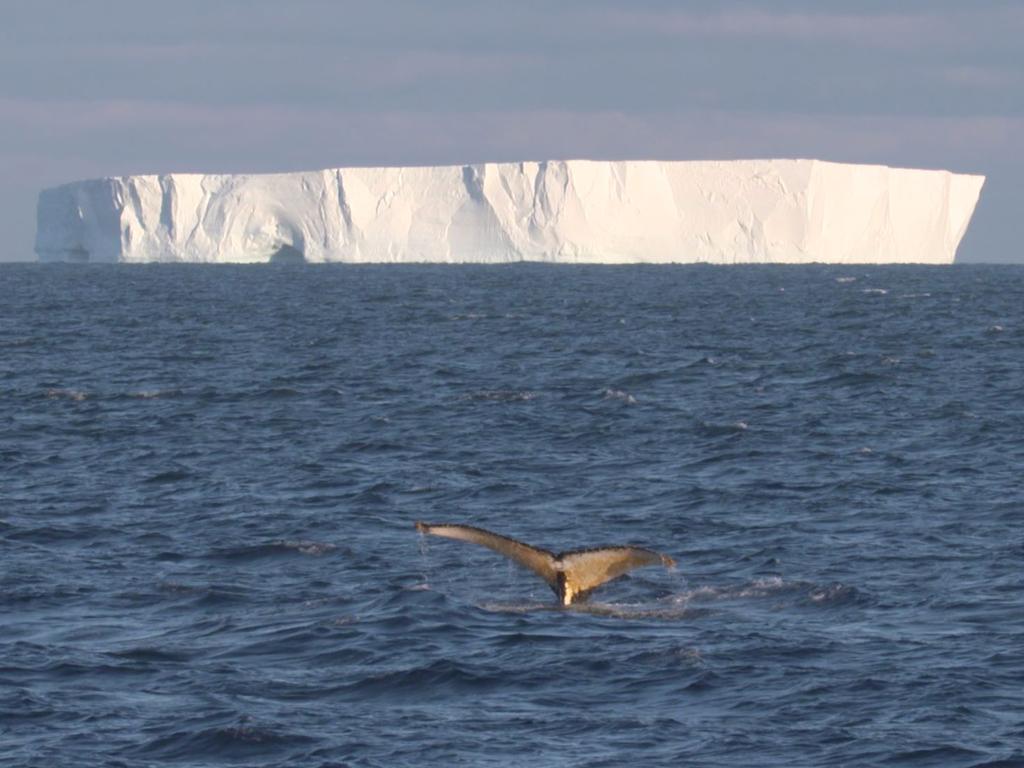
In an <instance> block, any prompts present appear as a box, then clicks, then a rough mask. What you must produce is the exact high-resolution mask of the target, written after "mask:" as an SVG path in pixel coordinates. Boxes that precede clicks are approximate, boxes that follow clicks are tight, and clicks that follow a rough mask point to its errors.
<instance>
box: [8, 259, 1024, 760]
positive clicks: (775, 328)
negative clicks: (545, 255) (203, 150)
mask: <svg viewBox="0 0 1024 768" xmlns="http://www.w3.org/2000/svg"><path fill="white" fill-rule="evenodd" d="M1022 395H1024V268H1020V267H984V266H966V265H965V266H954V267H913V266H886V267H883V266H842V267H839V266H798V267H784V266H736V267H711V266H674V267H673V266H657V267H650V266H647V267H645V266H623V267H611V266H600V267H599V266H593V267H588V266H552V265H548V266H545V265H537V264H526V265H511V266H440V265H436V266H401V265H392V266H341V265H335V266H300V267H285V266H278V267H267V266H244V267H234V266H172V265H147V266H127V265H124V266H101V265H92V266H89V265H83V266H73V265H29V264H22V265H0V478H2V480H0V630H2V631H0V764H2V765H4V766H7V765H11V766H47V767H48V768H50V767H53V766H84V765H94V766H100V765H102V766H163V765H168V766H169V765H182V766H185V765H187V766H222V765H224V766H348V765H350V766H388V767H391V766H424V765H439V766H451V765H466V766H514V765H524V764H528V765H530V766H533V767H534V768H541V767H542V766H622V765H626V764H628V763H631V762H636V763H638V764H643V765H645V766H661V765H664V766H679V765H690V766H826V765H827V766H834V765H843V766H879V765H892V766H943V767H944V768H945V767H950V766H1020V765H1024V526H1022V521H1024V489H1022V483H1021V476H1022V468H1024V401H1022ZM417 520H424V521H427V522H432V523H438V522H453V523H466V524H471V525H476V526H481V527H484V528H487V529H490V530H494V531H497V532H500V533H503V534H506V535H509V536H514V537H516V538H518V539H522V540H523V541H526V542H529V543H531V544H535V545H538V546H542V547H546V548H548V549H551V550H554V551H559V550H565V549H573V548H577V547H584V546H592V545H601V544H625V543H628V544H637V545H642V546H646V547H651V548H654V549H656V550H658V551H660V552H664V553H666V554H668V555H670V556H671V557H673V558H675V559H676V560H677V562H678V565H677V567H676V568H675V569H673V570H666V569H663V568H660V567H653V568H642V569H637V570H635V571H632V572H631V573H630V574H629V575H627V576H625V577H623V578H621V579H618V580H616V581H613V582H610V583H608V584H606V585H605V586H603V587H602V588H600V589H598V590H596V591H595V592H594V593H593V594H592V596H591V597H590V599H589V601H587V602H585V603H582V604H579V605H576V606H572V607H569V608H561V607H559V606H557V605H556V604H555V601H554V596H553V594H552V593H551V591H550V590H549V589H548V587H547V586H546V585H545V584H544V583H543V582H542V581H541V580H540V579H538V578H536V577H535V576H534V575H532V574H530V573H529V572H526V571H523V570H522V569H520V568H518V567H517V566H515V565H512V564H510V563H509V561H507V560H505V559H503V558H502V557H500V556H498V555H496V554H495V553H493V552H491V551H489V550H487V549H484V548H481V547H478V546H474V545H471V544H467V543H464V542H458V541H451V540H448V539H441V538H436V537H424V536H422V535H421V534H419V533H417V532H416V530H415V529H414V522H415V521H417Z"/></svg>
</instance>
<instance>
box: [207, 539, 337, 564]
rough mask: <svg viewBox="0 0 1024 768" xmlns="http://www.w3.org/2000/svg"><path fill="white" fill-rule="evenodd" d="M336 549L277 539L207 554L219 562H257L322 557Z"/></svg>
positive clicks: (327, 544)
mask: <svg viewBox="0 0 1024 768" xmlns="http://www.w3.org/2000/svg"><path fill="white" fill-rule="evenodd" d="M337 549H338V546H337V545H336V544H331V543H330V542H325V541H310V540H305V539H294V540H292V539H279V540H276V541H271V542H266V543H262V544H246V545H241V546H237V547H224V548H219V549H215V550H213V551H212V552H211V553H210V554H209V557H212V558H216V559H219V560H258V559H260V558H263V557H279V556H281V555H292V554H298V555H307V556H309V557H322V556H323V555H328V554H330V553H332V552H334V551H336V550H337Z"/></svg>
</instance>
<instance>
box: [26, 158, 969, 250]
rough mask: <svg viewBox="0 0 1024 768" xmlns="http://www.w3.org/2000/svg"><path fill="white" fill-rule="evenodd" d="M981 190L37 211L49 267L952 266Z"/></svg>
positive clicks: (881, 171) (561, 166)
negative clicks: (297, 263) (282, 262)
mask: <svg viewBox="0 0 1024 768" xmlns="http://www.w3.org/2000/svg"><path fill="white" fill-rule="evenodd" d="M984 180H985V179H984V177H983V176H973V175H966V174H956V173H950V172H948V171H930V170H912V169H904V168H889V167H886V166H878V165H850V164H844V163H831V162H823V161H820V160H737V161H725V162H703V161H702V162H663V161H655V160H629V161H614V162H611V161H609V162H605V161H593V160H565V161H547V162H524V163H483V164H479V165H464V166H434V167H406V168H337V169H330V170H324V171H312V172H303V173H282V174H261V175H202V174H184V173H181V174H179V173H174V174H166V175H161V176H121V177H115V178H106V179H96V180H92V181H81V182H75V183H72V184H66V185H63V186H60V187H55V188H53V189H47V190H44V191H43V192H42V193H41V194H40V196H39V208H38V227H37V233H36V253H37V254H38V256H39V259H40V260H41V261H103V262H153V261H161V262H221V263H225V262H267V261H273V260H278V259H283V258H284V257H290V258H292V259H295V260H299V259H303V260H305V261H309V262H326V261H340V262H510V261H551V262H571V263H584V262H592V263H598V262H604V263H669V262H676V263H684V262H709V263H715V264H726V263H728V264H732V263H754V262H761V263H764V262H779V263H808V262H832V263H885V262H889V263H892V262H903V263H909V262H915V263H931V264H949V263H952V261H953V259H954V257H955V255H956V249H957V246H958V244H959V243H960V239H961V238H962V237H963V235H964V232H965V231H966V229H967V224H968V222H969V221H970V218H971V215H972V213H973V212H974V207H975V205H976V204H977V201H978V196H979V194H980V193H981V187H982V184H983V183H984Z"/></svg>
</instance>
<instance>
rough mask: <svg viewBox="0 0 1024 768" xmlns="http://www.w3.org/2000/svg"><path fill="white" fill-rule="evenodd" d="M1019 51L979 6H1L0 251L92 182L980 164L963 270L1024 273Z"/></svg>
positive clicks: (999, 17) (1022, 9)
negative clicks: (546, 164)
mask: <svg viewBox="0 0 1024 768" xmlns="http://www.w3.org/2000/svg"><path fill="white" fill-rule="evenodd" d="M822 7H827V9H828V10H822ZM1022 41H1024V3H1022V2H985V1H984V0H978V1H977V2H973V3H963V2H960V1H958V2H951V1H947V0H928V1H927V2H925V1H924V0H905V1H904V2H899V3H895V2H881V1H880V0H875V1H872V0H866V1H865V2H856V3H854V2H830V3H828V4H827V5H826V4H825V3H820V2H815V1H814V0H779V1H778V2H771V3H767V2H761V3H754V2H746V3H733V2H728V1H727V0H726V1H725V2H710V1H706V2H701V1H698V2H669V1H668V0H630V1H626V0H622V1H621V2H616V1H614V0H563V1H562V2H557V1H554V0H546V1H544V2H542V1H541V0H519V1H518V2H515V3H512V2H490V1H489V0H431V1H430V2H427V1H426V0H415V1H414V0H393V1H389V0H375V1H374V2H365V3H356V2H345V1H344V0H288V2H282V1H281V0H173V1H169V0H160V1H159V2H157V1H155V0H154V1H152V2H151V1H149V0H31V2H29V1H27V0H0V227H2V229H3V231H4V232H6V233H7V238H6V243H5V245H4V247H3V248H2V249H0V260H26V259H33V258H34V254H33V252H32V242H33V237H34V233H35V201H36V195H37V194H38V191H39V189H40V188H42V187H45V186H49V185H53V184H58V183H63V182H66V181H72V180H75V179H79V178H87V177H92V176H105V175H119V174H125V173H153V172H168V171H211V172H212V171H217V172H232V171H280V170H298V169H312V168H321V167H327V166H336V165H355V164H381V165H384V164H430V163H454V162H475V161H483V160H516V159H543V158H564V157H592V158H661V159H710V158H726V159H727V158H743V157H818V158H822V159H828V160H840V161H854V162H876V163H886V164H890V165H900V166H914V167H926V168H948V169H950V170H955V171H965V172H972V173H984V174H986V175H987V176H988V182H987V183H986V187H985V189H984V190H983V192H982V199H981V203H980V204H979V207H978V210H977V213H976V215H975V218H974V221H973V222H972V224H971V229H970V231H969V232H968V236H967V238H966V239H965V241H964V243H963V245H962V246H961V251H960V255H961V258H962V260H964V261H1016V262H1024V248H1022V246H1021V242H1022V240H1024V214H1022V210H1021V209H1022V206H1024V182H1022V181H1021V179H1022V178H1024V42H1022Z"/></svg>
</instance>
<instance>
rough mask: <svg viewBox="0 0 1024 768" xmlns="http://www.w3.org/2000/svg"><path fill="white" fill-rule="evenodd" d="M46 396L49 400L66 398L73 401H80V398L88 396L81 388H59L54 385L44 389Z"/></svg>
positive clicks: (83, 398)
mask: <svg viewBox="0 0 1024 768" xmlns="http://www.w3.org/2000/svg"><path fill="white" fill-rule="evenodd" d="M46 396H47V397H48V398H50V399H51V400H60V399H66V400H74V401H75V402H81V401H82V400H85V399H86V398H87V397H89V395H88V394H87V393H85V392H82V391H81V390H77V389H60V388H56V387H54V388H51V389H48V390H46Z"/></svg>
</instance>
